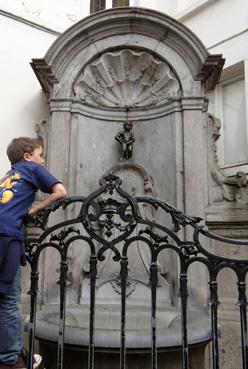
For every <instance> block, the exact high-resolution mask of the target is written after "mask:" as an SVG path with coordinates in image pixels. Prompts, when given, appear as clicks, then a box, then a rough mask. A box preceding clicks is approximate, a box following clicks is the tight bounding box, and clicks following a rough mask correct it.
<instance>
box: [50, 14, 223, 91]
mask: <svg viewBox="0 0 248 369" xmlns="http://www.w3.org/2000/svg"><path fill="white" fill-rule="evenodd" d="M124 34H130V35H131V34H133V35H134V34H138V35H144V36H146V37H150V38H153V39H155V40H157V42H158V43H162V44H164V45H166V46H167V47H170V48H171V49H173V50H174V51H175V52H176V53H177V54H178V57H179V58H181V59H183V60H184V62H185V63H186V64H187V65H188V67H189V68H190V70H191V73H192V75H193V77H194V78H195V80H201V81H207V88H208V89H209V88H214V86H215V84H216V83H217V82H218V77H219V75H220V72H221V68H222V66H223V59H222V58H221V55H210V54H209V53H208V51H207V49H206V48H205V47H204V45H203V44H202V42H201V41H200V40H199V39H198V38H197V37H196V35H195V34H194V33H192V32H191V31H190V30H189V29H188V28H187V27H185V26H184V25H183V24H181V23H179V22H177V21H176V20H175V19H173V18H171V17H169V16H167V15H165V14H163V13H160V12H157V11H154V10H151V9H143V8H133V7H123V8H113V9H109V10H106V11H103V12H99V13H97V14H93V15H91V16H89V17H86V18H84V19H83V20H82V21H79V22H78V23H76V24H75V25H73V26H72V27H70V28H69V29H68V30H67V31H65V32H64V33H63V34H62V35H61V36H60V37H58V38H57V40H56V41H55V42H54V43H53V45H52V46H51V47H50V49H49V50H48V52H47V54H46V55H45V60H46V62H47V64H48V65H51V66H52V71H53V74H54V75H55V76H56V77H57V78H58V79H60V76H61V75H63V73H64V72H65V70H66V68H67V65H69V64H70V62H71V60H73V59H74V58H76V56H77V55H78V53H79V52H80V51H82V50H84V49H86V48H87V47H88V46H89V45H95V47H96V48H97V45H96V43H97V42H99V41H101V44H102V42H104V43H105V44H104V48H106V50H107V48H110V47H111V45H108V46H107V45H106V44H107V42H106V41H105V40H107V39H109V38H111V37H115V36H117V35H124ZM104 51H105V50H104V49H102V50H96V53H101V52H104ZM154 51H155V50H154ZM208 73H209V74H210V75H209V78H208Z"/></svg>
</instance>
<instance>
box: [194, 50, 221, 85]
mask: <svg viewBox="0 0 248 369" xmlns="http://www.w3.org/2000/svg"><path fill="white" fill-rule="evenodd" d="M224 63H225V59H223V58H222V55H221V54H215V55H209V56H208V57H207V59H206V60H205V62H204V63H203V64H202V68H201V70H200V72H199V73H198V74H197V76H196V78H197V79H198V80H200V81H203V82H205V89H206V91H209V90H213V89H214V88H215V86H216V84H217V83H218V81H219V79H220V75H221V72H222V68H223V65H224Z"/></svg>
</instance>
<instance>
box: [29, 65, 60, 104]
mask: <svg viewBox="0 0 248 369" xmlns="http://www.w3.org/2000/svg"><path fill="white" fill-rule="evenodd" d="M30 65H31V67H32V69H33V71H34V73H35V75H36V77H37V78H38V80H39V82H40V85H41V87H42V89H43V91H44V92H45V94H46V96H47V98H48V99H49V97H50V96H51V91H52V88H53V84H54V83H57V82H58V80H57V78H56V77H55V76H54V75H53V72H52V68H51V66H49V65H47V63H46V61H45V59H32V62H31V63H30Z"/></svg>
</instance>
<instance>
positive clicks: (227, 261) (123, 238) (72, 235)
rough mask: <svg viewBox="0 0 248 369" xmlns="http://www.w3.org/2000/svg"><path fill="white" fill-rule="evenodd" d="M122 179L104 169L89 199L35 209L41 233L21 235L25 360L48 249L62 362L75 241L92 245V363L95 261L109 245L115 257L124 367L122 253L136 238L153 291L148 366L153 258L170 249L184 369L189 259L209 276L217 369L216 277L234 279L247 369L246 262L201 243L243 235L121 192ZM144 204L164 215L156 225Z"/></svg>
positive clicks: (91, 358) (235, 242) (154, 355)
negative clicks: (52, 255) (215, 229)
mask: <svg viewBox="0 0 248 369" xmlns="http://www.w3.org/2000/svg"><path fill="white" fill-rule="evenodd" d="M121 185H122V183H121V180H120V179H119V178H118V177H117V176H114V175H113V174H109V175H106V176H105V177H104V178H103V179H101V181H100V187H99V189H97V190H96V191H95V192H93V193H92V194H90V195H89V196H87V197H80V196H78V197H71V198H67V199H65V200H62V201H59V202H58V203H56V204H53V205H51V206H49V207H47V208H46V209H44V210H43V211H41V212H39V214H37V215H36V216H35V217H34V218H33V222H34V223H35V224H37V225H40V226H41V227H42V228H43V232H42V234H41V235H40V236H39V237H38V238H35V239H27V240H26V254H27V258H28V261H29V263H30V266H31V312H30V325H29V327H30V328H29V342H30V347H29V348H30V352H29V363H28V369H31V368H32V366H33V363H32V355H33V342H34V338H35V321H36V303H37V295H38V278H39V274H38V264H39V261H40V255H41V252H42V251H43V250H44V249H46V248H54V249H56V250H57V251H58V253H59V255H60V261H61V267H60V279H59V284H60V305H59V336H58V361H57V368H58V369H62V368H63V347H64V336H65V329H66V327H65V310H66V288H67V272H68V249H69V247H70V246H71V245H72V244H73V242H75V241H80V242H82V247H88V248H89V249H90V269H89V278H90V322H89V350H88V355H89V360H88V368H89V369H94V323H95V304H96V297H95V288H96V277H97V267H98V263H100V262H101V261H102V260H104V258H105V254H106V252H107V251H109V250H111V251H112V253H113V260H114V261H115V262H119V263H120V275H119V283H120V289H121V321H120V368H121V369H125V368H126V300H127V294H126V288H127V285H128V283H129V269H128V254H129V250H130V248H131V247H132V244H134V243H135V242H137V241H140V242H142V243H144V244H145V245H146V246H147V247H149V249H150V289H151V342H152V344H151V368H152V369H157V317H156V291H157V287H158V257H159V255H160V254H161V252H162V251H163V250H168V249H171V250H173V251H174V252H175V253H176V254H177V255H178V260H179V281H180V286H179V292H180V298H181V322H182V325H181V329H182V341H181V346H182V353H183V355H182V368H183V369H189V356H188V352H189V351H188V347H189V340H190V337H189V332H188V310H187V301H188V294H189V290H188V283H187V281H188V269H189V267H190V266H191V265H192V264H193V263H195V262H198V263H199V262H200V263H202V264H204V265H205V267H206V268H207V270H208V275H209V294H210V301H209V304H210V315H211V323H212V326H211V329H212V335H211V339H212V353H213V354H212V362H213V364H212V365H213V368H214V369H217V368H219V349H218V340H219V338H218V282H217V276H218V274H219V272H220V271H221V270H222V269H223V268H230V269H232V270H233V271H234V273H235V274H236V277H237V286H238V303H239V308H240V327H241V345H242V359H243V368H247V358H248V355H247V352H248V351H247V323H246V322H247V299H246V284H245V278H246V275H247V271H248V260H239V259H235V258H230V257H226V256H224V255H223V256H221V255H215V254H213V253H211V252H210V251H209V250H207V249H206V247H205V246H204V243H203V242H204V241H203V239H213V240H216V241H221V242H224V243H225V244H226V245H227V246H228V245H232V246H240V245H243V246H248V240H246V241H244V240H234V239H229V238H224V237H221V236H219V235H217V234H214V233H212V232H210V231H209V230H208V228H207V226H206V225H205V224H204V223H202V219H201V218H198V217H194V216H189V215H185V214H184V213H183V212H181V211H179V210H177V209H176V208H174V207H173V206H171V205H169V204H168V203H166V202H165V201H162V200H158V199H155V198H151V197H134V196H131V195H130V194H128V193H127V192H125V191H124V190H123V188H122V186H121ZM75 203H77V204H78V205H79V210H78V212H77V214H76V215H75V216H74V217H73V218H70V219H66V220H63V221H61V222H59V223H57V224H55V225H52V226H49V222H48V219H49V215H50V214H51V213H52V212H55V211H57V209H60V208H62V209H66V208H68V207H69V206H70V205H74V204H75ZM144 203H145V204H150V206H152V207H154V208H156V209H158V210H160V211H161V212H163V213H164V214H165V215H166V216H167V217H168V220H170V222H169V221H166V226H165V225H164V224H158V223H155V222H154V221H150V220H149V219H147V218H143V217H142V216H141V211H140V206H141V205H142V204H144ZM137 226H139V228H138V229H139V232H138V234H137V232H136V233H135V229H136V227H137ZM186 227H190V228H191V229H192V237H191V239H187V240H185V239H182V238H181V237H180V233H182V232H179V230H181V229H182V228H186Z"/></svg>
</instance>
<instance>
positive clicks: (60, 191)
mask: <svg viewBox="0 0 248 369" xmlns="http://www.w3.org/2000/svg"><path fill="white" fill-rule="evenodd" d="M66 195H67V191H66V189H65V187H64V185H63V184H62V183H56V184H55V185H54V186H53V187H52V192H51V193H50V195H48V196H47V198H46V199H45V200H43V201H41V202H40V203H39V204H36V205H34V206H33V207H32V208H31V209H30V210H29V212H28V215H31V216H32V215H34V214H35V213H37V211H38V210H41V209H43V208H44V207H45V206H47V205H49V204H50V203H51V202H53V201H56V200H60V199H63V198H64V197H66Z"/></svg>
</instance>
